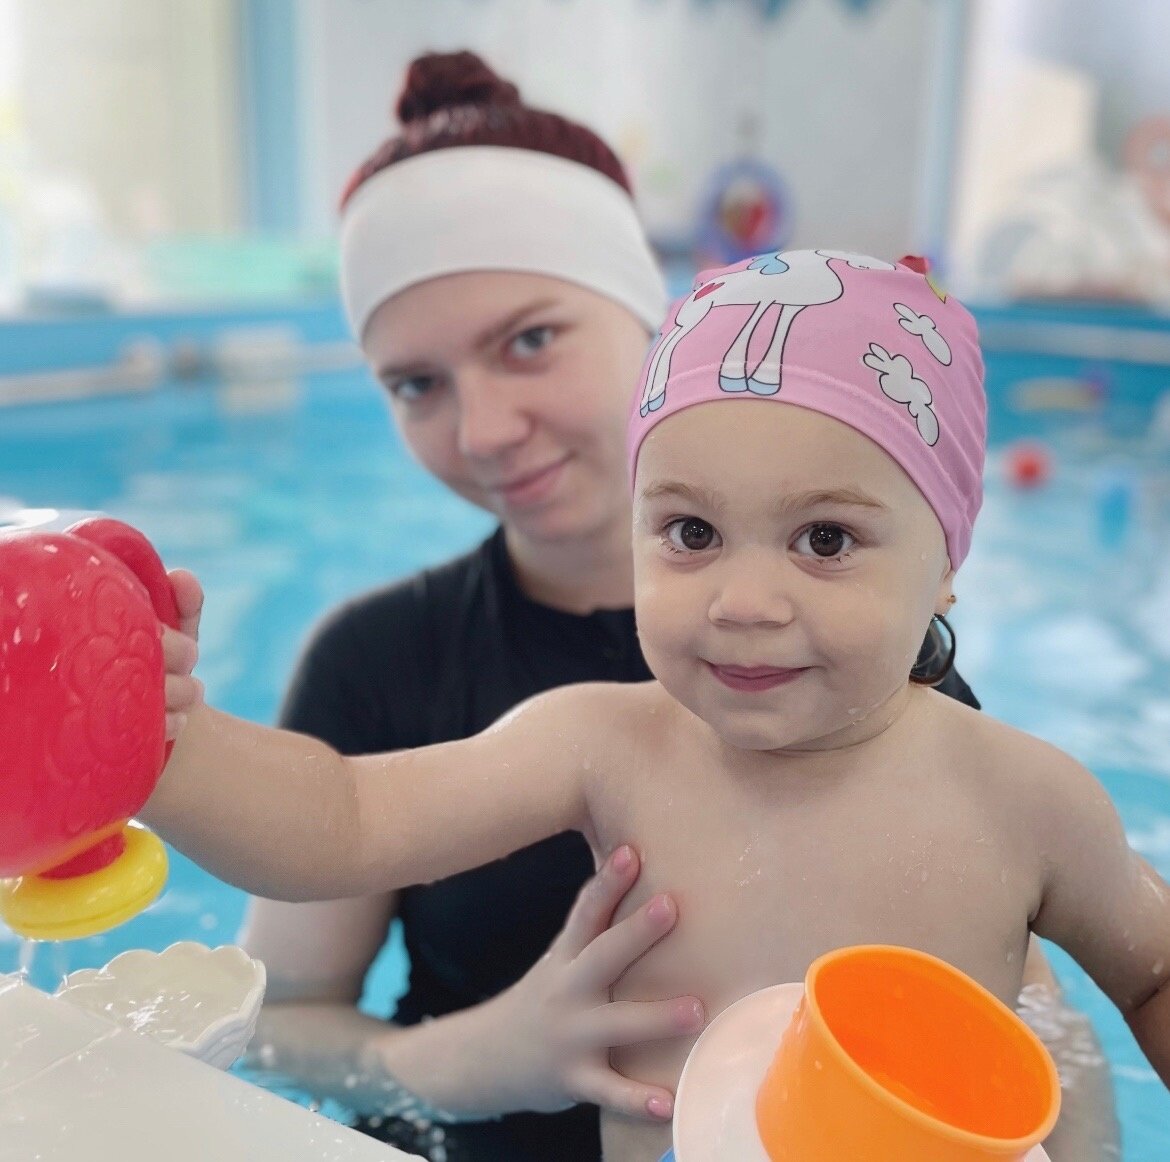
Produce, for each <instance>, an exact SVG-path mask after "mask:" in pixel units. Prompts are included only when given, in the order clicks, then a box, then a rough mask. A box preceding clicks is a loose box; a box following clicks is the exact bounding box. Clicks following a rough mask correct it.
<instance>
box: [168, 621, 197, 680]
mask: <svg viewBox="0 0 1170 1162" xmlns="http://www.w3.org/2000/svg"><path fill="white" fill-rule="evenodd" d="M162 647H163V664H164V665H165V666H166V670H167V673H168V674H181V675H185V674H190V673H191V671H192V670H193V669H195V663H196V662H197V661H198V660H199V647H198V646H197V645H196V644H195V639H194V638H191V637H188V636H187V635H186V634H182V633H179V632H178V631H177V630H173V629H164V630H163V635H162Z"/></svg>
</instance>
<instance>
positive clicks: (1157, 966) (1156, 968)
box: [1150, 960, 1166, 976]
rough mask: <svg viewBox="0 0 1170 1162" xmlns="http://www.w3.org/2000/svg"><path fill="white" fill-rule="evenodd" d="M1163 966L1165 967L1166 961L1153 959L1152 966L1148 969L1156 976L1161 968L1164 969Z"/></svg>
mask: <svg viewBox="0 0 1170 1162" xmlns="http://www.w3.org/2000/svg"><path fill="white" fill-rule="evenodd" d="M1165 967H1166V962H1165V961H1164V960H1155V961H1154V967H1153V968H1151V969H1150V971H1151V972H1152V973H1153V974H1154V975H1155V976H1157V975H1158V973H1160V972H1161V971H1162V969H1164V968H1165Z"/></svg>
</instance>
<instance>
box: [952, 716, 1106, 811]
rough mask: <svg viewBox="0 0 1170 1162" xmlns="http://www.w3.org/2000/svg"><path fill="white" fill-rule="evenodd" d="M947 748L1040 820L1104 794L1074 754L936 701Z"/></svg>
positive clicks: (989, 783) (984, 779)
mask: <svg viewBox="0 0 1170 1162" xmlns="http://www.w3.org/2000/svg"><path fill="white" fill-rule="evenodd" d="M938 710H939V711H940V712H941V715H942V717H943V722H942V726H943V729H944V731H945V734H946V737H947V746H948V749H950V750H951V751H952V753H953V754H954V755H955V756H956V758H958V759H959V761H962V762H963V763H964V764H965V765H969V767H970V768H971V769H972V771H973V773H974V774H975V776H976V777H977V778H978V779H979V780H980V781H981V782H982V783H983V784H984V785H986V786H987V787H989V788H998V789H999V790H1001V791H1002V792H1003V794H1004V795H1005V796H1006V797H1008V798H1010V799H1011V800H1012V801H1014V802H1015V803H1016V804H1017V805H1019V806H1022V807H1027V806H1029V805H1030V806H1031V807H1032V808H1034V810H1035V811H1036V812H1037V813H1038V814H1039V815H1041V816H1042V817H1047V818H1051V817H1052V816H1054V815H1057V814H1060V813H1062V812H1063V811H1065V810H1069V809H1072V810H1076V809H1078V807H1079V808H1084V807H1085V806H1091V805H1092V804H1093V803H1096V802H1099V801H1100V799H1101V797H1102V796H1103V795H1104V794H1105V793H1104V791H1103V789H1102V787H1101V784H1100V783H1099V782H1098V781H1097V779H1096V778H1095V777H1094V776H1093V774H1092V773H1091V772H1090V771H1089V770H1088V769H1087V768H1086V767H1085V766H1084V765H1083V764H1081V763H1080V762H1078V761H1077V760H1076V759H1075V758H1073V757H1072V755H1070V754H1068V753H1067V752H1065V751H1063V750H1061V749H1060V748H1059V747H1057V746H1053V745H1052V743H1050V742H1045V741H1044V739H1042V738H1037V737H1036V736H1035V735H1032V734H1028V733H1027V732H1026V731H1023V730H1019V729H1018V728H1016V727H1014V726H1009V725H1008V724H1007V723H1006V722H1001V721H999V720H998V719H996V718H992V717H991V716H990V715H988V714H986V713H983V712H981V711H976V710H972V709H970V708H969V707H966V706H961V705H959V704H958V703H956V702H954V701H953V700H951V699H947V698H939V699H938Z"/></svg>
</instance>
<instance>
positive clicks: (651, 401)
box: [639, 250, 894, 416]
mask: <svg viewBox="0 0 1170 1162" xmlns="http://www.w3.org/2000/svg"><path fill="white" fill-rule="evenodd" d="M834 258H835V259H839V260H841V261H842V262H847V263H848V264H849V265H850V266H851V267H853V268H854V269H855V270H893V269H894V267H893V265H892V264H891V263H888V262H883V261H882V260H881V259H879V258H869V257H867V256H866V255H863V254H849V253H846V252H843V251H840V250H789V251H784V252H782V253H779V254H771V255H767V256H765V257H763V258H757V259H754V260H753V261H752V263H751V264H750V265H749V266H748V267H747V269H746V270H737V271H732V272H731V273H730V274H722V275H719V276H718V277H717V278H715V279H712V280H711V281H710V282H705V283H703V284H702V285H701V286H698V287H696V288H695V289H694V290H693V291H692V292H691V293H690V294H689V295H688V296H687V298H685V299H684V300H683V302H682V303H681V304H680V305H679V308H678V311H677V312H676V313H675V317H674V327H673V328H672V329H671V330H670V331H668V332H667V333H666V334H664V335H663V336H662V337H661V338H660V339H659V341H658V346H657V347H656V349H655V351H654V353H653V355H652V356H651V363H650V367H649V369H648V371H647V375H646V388H645V391H644V392H643V393H642V400H641V403H640V405H639V411H640V412H641V414H642V416H648V415H649V414H650V413H651V412H654V411H657V410H658V409H659V408H660V407H662V405H663V404H664V403H665V402H666V385H667V382H668V380H669V378H670V358H671V355H672V354H673V353H674V349H675V348H676V347H677V346H678V344H679V342H680V341H681V340H682V339H683V338H684V337H685V336H687V335H689V334H690V333H691V332H692V331H693V330H694V329H695V328H696V327H697V326H698V325H699V324H700V323H701V322H702V321H703V320H704V319H705V318H706V317H707V314H708V312H709V311H710V310H711V309H712V308H713V307H730V306H750V307H752V308H753V310H752V315H751V318H750V319H748V321H747V322H746V323H745V324H744V325H743V328H742V329H741V330H740V332H739V334H738V335H736V337H735V338H734V339H733V340H732V342H731V346H730V347H729V348H728V349H727V352H726V353H725V354H724V356H723V360H722V363H721V365H720V368H719V386H720V388H721V389H722V390H723V391H727V392H741V391H750V392H752V393H754V394H755V395H763V396H769V395H775V394H776V393H777V392H778V391H779V390H780V368H781V364H782V362H783V357H784V344H785V342H786V340H787V338H788V332H789V329H790V328H791V326H792V322H793V320H794V319H795V318H796V316H797V315H798V314H800V312H801V311H802V310H804V308H805V307H811V306H819V305H821V304H824V303H831V302H834V301H836V300H837V299H839V298H840V297H841V295H842V294H843V293H844V287H843V286H842V285H841V279H840V277H839V276H838V275H837V273H836V271H834V270H833V268H832V267H831V266H830V265H829V260H830V259H834ZM773 306H779V307H780V315H779V318H778V319H777V321H776V326H775V329H774V330H773V332H772V335H771V337H770V338H769V341H768V349H767V351H765V352H764V355H763V357H762V358H761V359H760V360H759V362H758V363H757V364H756V365H755V366H754V367H751V368H749V367H748V346H749V344H750V343H751V341H752V337H753V336H754V334H755V331H756V328H757V327H758V326H759V324H760V321H761V320H762V319H763V317H764V314H765V312H767V311H768V310H769V309H770V308H771V307H773Z"/></svg>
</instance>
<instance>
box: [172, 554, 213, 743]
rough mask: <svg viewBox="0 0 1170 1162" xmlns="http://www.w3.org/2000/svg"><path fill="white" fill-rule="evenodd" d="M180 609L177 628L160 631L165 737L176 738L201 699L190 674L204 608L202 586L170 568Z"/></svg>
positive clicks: (196, 656)
mask: <svg viewBox="0 0 1170 1162" xmlns="http://www.w3.org/2000/svg"><path fill="white" fill-rule="evenodd" d="M167 576H168V577H169V578H170V580H171V588H172V589H173V590H174V594H175V603H176V605H177V606H178V608H179V628H178V630H177V631H176V630H173V629H169V628H166V629H164V630H163V660H164V662H165V664H166V671H167V681H166V698H167V738H168V739H173V738H175V737H176V736H177V735H178V733H179V731H181V730H182V729H183V724H184V723H185V722H186V721H187V714H188V713H189V712H190V711H191V710H192V709H193V708H194V707H195V706H197V705H198V704H199V703H200V702H202V701H203V683H202V682H200V681H199V679H198V678H195V677H193V676H192V674H191V671H192V670H194V669H195V663H196V662H197V661H198V660H199V647H198V645H197V642H198V640H199V617H200V614H201V613H202V611H203V589H202V588H201V587H200V585H199V582H198V580H197V579H196V578H195V575H194V574H193V573H189V572H187V570H186V569H172V570H170V572H169V573H168V574H167Z"/></svg>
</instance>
